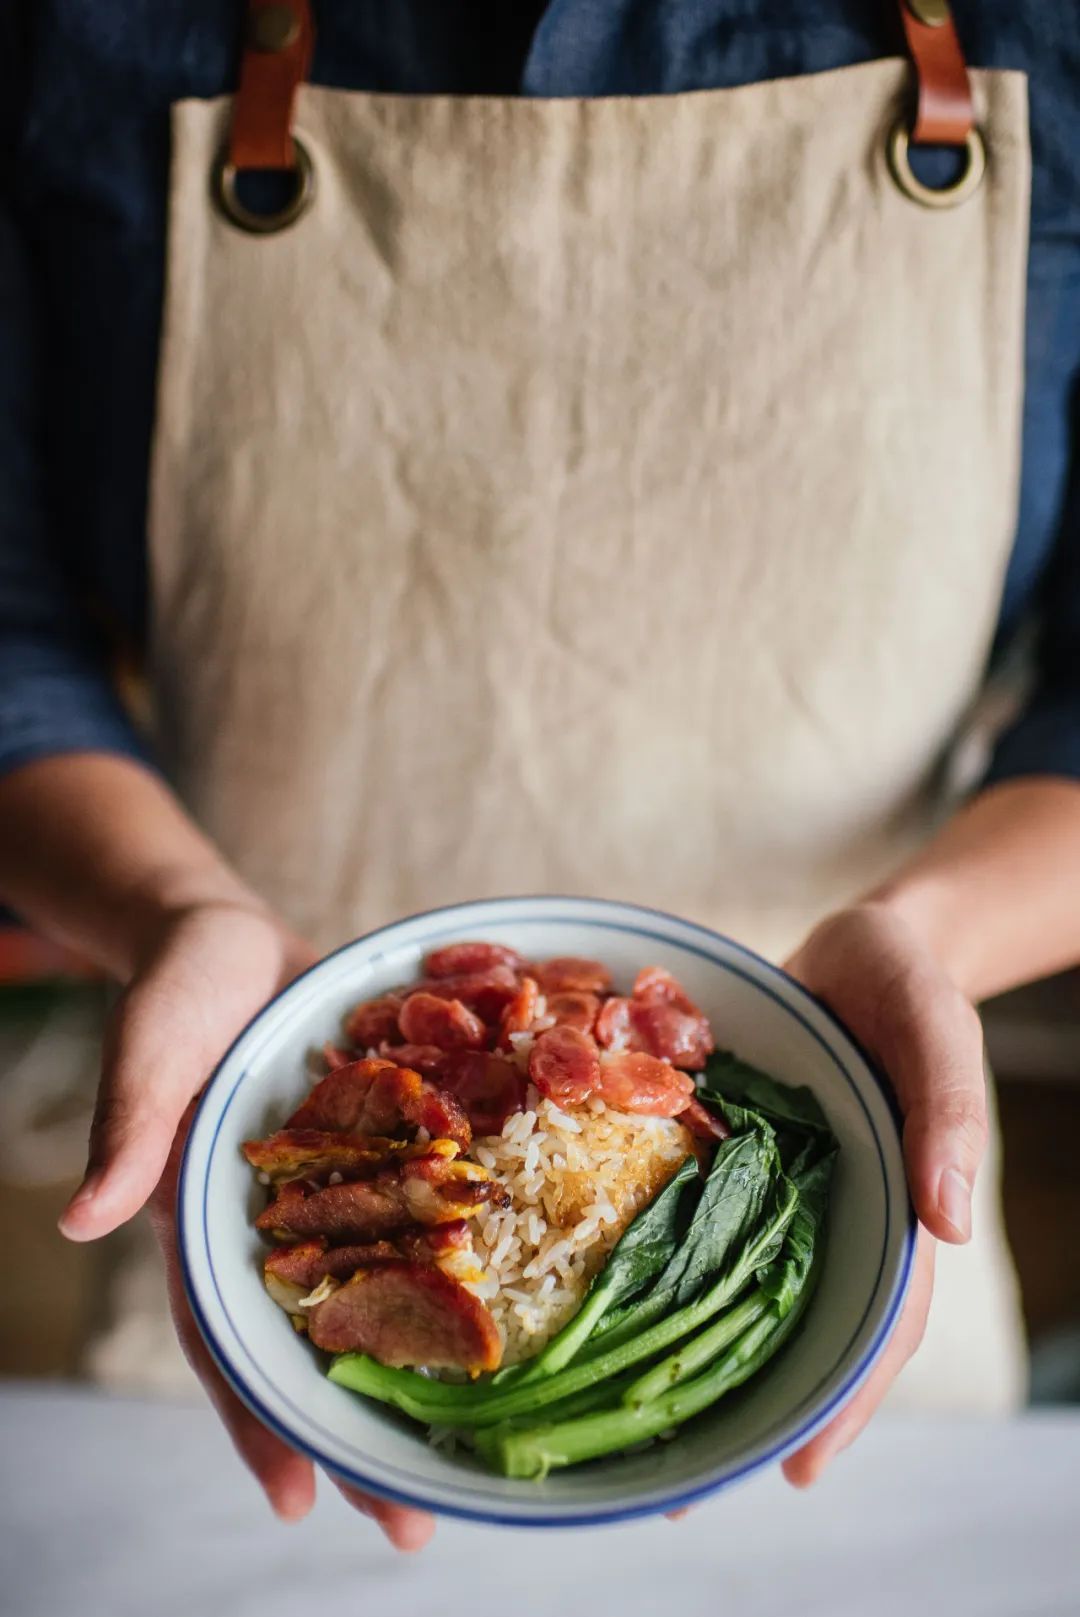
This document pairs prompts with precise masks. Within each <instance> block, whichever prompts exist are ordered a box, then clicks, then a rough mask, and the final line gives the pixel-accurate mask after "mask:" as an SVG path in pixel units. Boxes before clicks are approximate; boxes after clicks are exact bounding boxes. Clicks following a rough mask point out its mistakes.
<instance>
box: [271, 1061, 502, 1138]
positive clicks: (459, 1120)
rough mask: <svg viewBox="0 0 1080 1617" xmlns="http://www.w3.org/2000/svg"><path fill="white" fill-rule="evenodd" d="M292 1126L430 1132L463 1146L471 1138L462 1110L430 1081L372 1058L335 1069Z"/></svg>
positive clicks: (351, 1131) (384, 1132)
mask: <svg viewBox="0 0 1080 1617" xmlns="http://www.w3.org/2000/svg"><path fill="white" fill-rule="evenodd" d="M433 1125H435V1126H433ZM289 1128H290V1129H294V1130H295V1129H320V1130H325V1131H327V1132H330V1133H333V1132H344V1133H348V1134H377V1135H387V1136H390V1135H396V1134H400V1133H402V1132H405V1133H409V1132H410V1131H411V1130H413V1129H417V1128H426V1129H427V1131H428V1133H429V1134H431V1135H433V1136H437V1137H440V1138H445V1139H449V1140H454V1141H455V1142H456V1143H457V1144H458V1145H460V1146H461V1147H463V1148H464V1147H467V1146H468V1144H469V1141H470V1139H471V1138H472V1134H471V1130H470V1128H469V1121H468V1118H467V1117H466V1116H465V1113H464V1111H463V1109H462V1108H461V1107H460V1106H457V1105H454V1104H449V1103H448V1102H447V1101H445V1100H444V1099H443V1098H442V1097H441V1096H440V1095H439V1094H438V1092H437V1091H436V1090H435V1088H434V1087H433V1086H432V1084H431V1083H429V1082H428V1080H427V1079H424V1078H421V1076H420V1074H419V1073H418V1072H415V1071H413V1070H412V1069H411V1068H408V1067H399V1066H398V1065H397V1063H396V1062H393V1061H378V1060H374V1059H373V1060H370V1061H353V1062H350V1063H349V1065H348V1066H346V1067H337V1068H335V1069H334V1071H333V1072H331V1073H329V1074H328V1075H327V1076H326V1077H325V1078H324V1079H323V1080H322V1082H321V1083H319V1084H317V1085H316V1086H315V1088H314V1089H313V1090H312V1092H311V1094H310V1095H309V1097H308V1099H307V1100H306V1101H305V1102H304V1104H303V1106H301V1107H300V1109H299V1111H297V1112H295V1113H294V1114H293V1116H292V1117H291V1118H290V1119H289Z"/></svg>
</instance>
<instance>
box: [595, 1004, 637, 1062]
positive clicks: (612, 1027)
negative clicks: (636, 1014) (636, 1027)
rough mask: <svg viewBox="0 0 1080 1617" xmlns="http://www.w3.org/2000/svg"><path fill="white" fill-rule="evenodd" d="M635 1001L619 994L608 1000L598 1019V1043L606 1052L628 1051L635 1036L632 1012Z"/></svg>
mask: <svg viewBox="0 0 1080 1617" xmlns="http://www.w3.org/2000/svg"><path fill="white" fill-rule="evenodd" d="M632 1007H633V1001H632V1000H629V999H621V998H620V997H619V996H618V995H617V994H616V995H613V996H612V998H611V999H606V1000H605V1001H604V1003H603V1005H602V1006H601V1008H600V1014H599V1016H598V1017H597V1018H596V1042H597V1043H598V1044H602V1045H603V1046H604V1048H605V1049H606V1050H627V1049H629V1048H630V1040H631V1038H632V1036H633V1027H632V1025H631V1020H630V1012H631V1009H632Z"/></svg>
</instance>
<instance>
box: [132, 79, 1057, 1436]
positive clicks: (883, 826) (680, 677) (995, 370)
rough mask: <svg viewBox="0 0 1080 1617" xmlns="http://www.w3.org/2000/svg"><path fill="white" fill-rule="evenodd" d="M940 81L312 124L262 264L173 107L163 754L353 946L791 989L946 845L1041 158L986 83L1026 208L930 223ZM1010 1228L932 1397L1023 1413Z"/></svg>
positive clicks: (1005, 167)
mask: <svg viewBox="0 0 1080 1617" xmlns="http://www.w3.org/2000/svg"><path fill="white" fill-rule="evenodd" d="M905 73H906V70H905V67H904V65H903V64H902V63H900V62H896V61H883V62H877V63H873V64H870V65H865V66H859V67H853V68H850V69H845V70H843V71H839V72H830V73H823V74H820V75H814V76H810V77H804V78H798V79H792V80H782V81H779V82H773V83H765V84H758V85H753V86H750V87H747V88H739V89H733V90H723V91H717V92H705V93H695V94H686V95H678V96H671V97H658V98H648V99H621V98H612V99H603V100H593V101H577V100H556V101H538V100H526V99H505V100H504V99H472V98H449V97H445V98H444V97H433V98H426V97H425V98H413V97H407V96H401V97H398V96H384V95H368V94H354V93H346V92H342V91H336V90H326V89H317V88H312V87H307V88H305V89H304V90H303V91H302V92H301V96H300V100H299V105H298V110H297V120H296V127H297V130H298V132H299V133H300V134H301V136H302V139H303V141H304V143H305V145H306V147H307V149H308V151H309V152H310V153H311V155H312V159H313V162H314V166H315V171H316V174H317V178H318V193H317V199H316V202H315V204H314V206H313V207H312V209H311V211H310V212H309V213H307V214H306V215H305V216H304V217H303V219H302V220H300V222H299V223H298V224H297V225H295V226H294V227H293V228H291V229H289V230H286V231H283V232H281V233H280V234H277V235H273V236H268V237H264V238H261V237H257V236H251V235H245V234H243V233H241V232H239V231H237V230H236V229H235V228H233V227H232V226H231V225H230V224H229V223H228V222H227V221H226V220H225V219H224V218H223V217H222V216H221V215H220V214H219V213H218V212H217V211H216V210H215V209H214V208H213V207H212V205H211V203H210V200H209V195H208V175H209V173H210V171H211V168H212V165H213V162H214V159H215V156H216V154H217V152H218V150H219V148H220V146H221V144H222V142H223V139H224V136H225V132H226V125H227V118H228V113H229V107H228V103H227V102H225V101H215V102H204V101H193V102H186V103H183V104H181V105H179V106H178V107H177V108H176V109H175V114H174V124H173V137H174V162H173V181H172V203H171V221H170V235H169V240H170V245H169V262H168V295H167V310H166V321H165V331H164V348H163V361H162V373H161V385H160V401H159V411H158V419H157V443H156V451H155V465H154V478H153V494H152V512H151V528H152V573H153V629H154V663H155V673H156V683H157V692H158V698H159V702H160V711H161V724H162V743H163V747H164V750H165V755H166V757H167V759H168V761H169V763H170V766H171V768H172V769H173V771H174V775H175V779H176V781H177V783H178V785H179V788H180V790H181V792H182V793H183V795H184V796H185V798H186V800H187V801H188V802H189V804H190V805H191V807H192V809H193V811H194V812H195V814H196V815H197V817H198V818H199V820H200V821H201V822H202V823H203V825H204V826H206V827H207V828H208V829H209V831H210V832H211V833H212V835H213V836H214V837H215V838H216V839H217V841H218V843H219V844H220V845H221V847H222V848H223V849H224V851H225V853H226V854H227V855H228V856H229V858H230V859H231V860H232V861H233V862H234V863H235V864H236V865H237V866H238V868H239V869H240V870H241V871H242V872H243V873H244V874H245V875H246V876H247V877H248V878H249V880H250V881H251V882H252V883H253V885H254V886H255V887H256V888H257V889H258V890H259V891H260V892H261V893H263V894H264V895H265V896H266V897H267V898H268V899H270V900H271V901H272V902H273V903H275V904H276V905H277V906H279V907H280V909H281V910H282V911H283V912H284V913H285V915H287V916H288V918H289V919H290V920H291V921H292V922H293V923H294V924H295V925H296V926H298V927H299V928H300V929H302V930H303V931H305V932H306V933H308V934H309V935H310V936H311V937H312V938H313V939H315V940H316V941H317V942H318V943H320V944H323V945H331V944H334V943H337V942H339V941H340V940H342V939H344V938H346V937H348V936H350V935H352V934H355V933H357V932H358V931H360V930H361V929H363V928H366V927H369V926H371V925H373V924H377V923H379V922H382V921H386V920H389V919H391V918H393V917H396V916H399V915H401V914H403V913H406V912H410V911H415V910H419V909H423V908H426V907H428V906H431V905H436V904H443V903H446V902H448V901H451V900H455V899H461V898H468V897H476V896H480V895H490V894H495V893H505V892H511V893H512V892H528V891H558V892H565V893H595V894H603V895H606V896H611V897H618V898H624V899H634V900H643V901H645V902H647V903H650V904H656V905H660V906H663V907H666V908H670V909H672V910H675V911H678V912H680V913H682V914H685V915H688V916H691V917H695V918H698V919H701V920H703V921H706V922H709V923H712V924H714V925H716V926H719V927H721V928H722V929H724V930H725V931H728V932H730V933H732V934H734V935H736V936H738V937H740V938H742V939H744V940H746V941H747V942H749V943H751V944H752V945H755V946H757V947H758V948H760V949H762V950H763V951H765V952H767V953H770V954H773V955H779V954H781V953H782V952H783V951H785V950H787V949H788V948H790V947H791V946H792V945H793V944H794V943H795V942H797V941H798V939H799V937H800V936H801V934H802V933H803V932H804V931H805V930H806V929H807V927H808V926H809V925H810V924H811V923H812V922H813V921H814V920H816V919H817V918H818V917H819V916H821V915H822V914H824V913H825V912H827V911H828V910H829V909H831V908H834V907H835V906H836V905H838V904H840V903H842V902H843V901H844V900H845V899H847V898H848V897H850V896H851V895H853V894H855V893H857V892H858V891H859V890H860V889H862V888H865V887H866V886H867V885H868V884H869V883H870V882H872V881H874V880H875V879H877V878H879V877H881V876H882V875H883V874H884V873H885V872H886V871H887V870H888V869H890V868H891V867H893V866H894V865H895V864H896V863H897V862H898V860H899V859H900V858H902V857H903V855H904V853H905V852H906V851H907V850H908V849H910V848H911V847H912V846H913V845H914V844H915V843H916V842H917V841H918V839H919V838H920V837H921V836H922V835H924V834H925V829H926V827H927V824H928V822H929V816H930V815H931V814H932V812H933V801H934V800H933V793H932V790H931V787H932V783H933V781H934V779H935V774H936V771H937V768H938V766H939V764H940V761H941V759H942V756H943V753H944V751H945V749H946V748H947V746H948V744H949V742H950V739H951V738H953V737H954V736H955V734H956V732H957V729H958V726H959V725H960V724H961V722H962V720H963V717H964V715H965V713H966V711H967V710H968V708H969V705H970V704H971V702H972V699H973V697H974V696H975V694H976V692H977V689H978V687H979V683H980V680H981V677H982V674H983V670H984V665H985V661H986V656H987V648H988V645H989V642H990V638H991V634H992V630H993V626H994V622H995V617H996V614H997V610H998V604H999V600H1000V592H1001V583H1002V575H1003V569H1004V566H1005V563H1006V560H1007V557H1008V554H1009V549H1010V544H1011V540H1012V536H1013V530H1014V518H1015V509H1016V493H1017V481H1018V456H1019V424H1020V405H1021V375H1022V317H1023V289H1024V278H1025V262H1026V241H1027V212H1028V145H1027V116H1026V94H1025V82H1024V80H1023V78H1022V76H1020V75H1017V74H1013V73H998V72H995V73H992V74H984V75H976V76H975V77H976V81H977V95H978V97H979V101H980V121H981V123H982V126H983V128H984V130H985V132H986V137H987V144H988V148H989V152H990V169H989V174H988V178H987V180H986V182H985V183H984V184H983V185H982V187H981V188H980V190H979V191H978V192H977V194H976V195H975V196H974V197H973V198H971V199H970V200H969V201H968V202H966V203H965V204H964V205H963V206H962V207H958V208H956V209H954V210H952V211H948V212H934V211H930V210H927V209H923V208H920V207H917V206H915V205H914V204H913V203H912V202H911V201H910V200H909V199H908V198H906V197H904V196H903V195H901V193H900V192H899V190H898V189H897V187H896V185H895V184H894V183H893V181H892V179H891V178H890V176H889V173H888V171H887V168H886V162H885V156H884V148H885V138H886V134H887V131H888V129H889V127H890V125H891V123H892V121H893V119H894V117H895V116H896V112H897V108H898V106H899V105H900V103H901V100H902V95H903V88H904V84H905ZM988 1183H989V1176H988ZM979 1226H980V1239H979V1242H978V1243H977V1250H975V1251H974V1252H973V1253H972V1254H971V1255H968V1256H966V1257H965V1258H964V1260H963V1263H962V1264H961V1263H953V1264H951V1268H952V1269H954V1270H955V1275H954V1276H951V1277H950V1274H949V1271H948V1269H947V1270H946V1274H945V1277H944V1281H943V1284H942V1287H941V1302H940V1304H939V1306H938V1309H937V1319H936V1320H935V1325H934V1326H932V1332H934V1331H935V1328H936V1327H937V1326H938V1321H940V1329H939V1331H938V1335H939V1337H940V1340H939V1341H938V1342H937V1343H936V1347H935V1344H934V1343H933V1342H931V1344H930V1346H929V1347H928V1349H927V1351H926V1353H925V1354H924V1356H923V1358H922V1360H921V1361H920V1364H919V1367H918V1369H917V1371H916V1372H914V1373H913V1376H912V1382H913V1383H914V1381H915V1379H916V1377H917V1379H918V1380H919V1381H921V1382H925V1383H928V1384H929V1385H930V1387H931V1390H933V1391H936V1392H937V1393H938V1394H940V1395H941V1396H942V1397H943V1398H944V1399H945V1400H946V1401H953V1402H955V1401H957V1400H959V1401H961V1402H964V1401H966V1402H967V1403H969V1404H971V1403H975V1404H982V1405H986V1404H991V1403H993V1402H995V1401H999V1402H1000V1401H1001V1400H1002V1399H1005V1398H1007V1396H1008V1395H1009V1393H1010V1391H1011V1389H1012V1388H1013V1387H1014V1385H1015V1375H1014V1368H1015V1363H1016V1360H1015V1356H1014V1351H1013V1350H1014V1348H1015V1333H1014V1330H1013V1319H1012V1315H1011V1313H1010V1309H1011V1306H1012V1299H1011V1293H1010V1291H1009V1281H1008V1270H1007V1266H1005V1264H1004V1261H1003V1259H1002V1253H1001V1241H1000V1230H999V1227H998V1222H997V1216H996V1214H995V1213H994V1211H993V1198H992V1196H990V1197H986V1198H984V1203H983V1206H982V1208H981V1218H980V1219H979ZM952 1256H953V1255H952V1254H950V1255H949V1258H950V1259H951V1258H952ZM950 1278H952V1279H954V1280H955V1282H956V1285H955V1286H954V1287H952V1288H950V1284H949V1281H950ZM950 1291H953V1292H955V1296H956V1299H957V1301H956V1304H955V1306H954V1305H953V1304H952V1303H951V1302H950ZM950 1363H951V1364H952V1366H953V1369H952V1370H950V1369H949V1364H950Z"/></svg>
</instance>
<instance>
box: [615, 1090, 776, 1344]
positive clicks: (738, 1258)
mask: <svg viewBox="0 0 1080 1617" xmlns="http://www.w3.org/2000/svg"><path fill="white" fill-rule="evenodd" d="M733 1110H734V1111H739V1110H740V1109H739V1108H737V1107H736V1108H734V1109H733ZM743 1119H744V1120H745V1121H746V1122H747V1124H748V1125H749V1126H748V1127H747V1130H746V1132H745V1133H743V1134H734V1135H732V1137H731V1138H730V1139H729V1140H723V1141H722V1142H721V1143H720V1145H719V1146H718V1147H717V1151H716V1156H715V1158H714V1160H713V1165H712V1168H711V1170H710V1173H709V1177H708V1179H707V1180H706V1181H705V1188H704V1190H703V1191H702V1193H701V1198H700V1200H699V1201H698V1204H697V1208H696V1210H695V1213H694V1216H693V1219H692V1220H691V1223H690V1227H689V1229H688V1230H687V1232H686V1234H685V1236H684V1237H683V1239H682V1242H681V1243H680V1245H679V1246H678V1247H677V1248H676V1250H675V1251H674V1252H673V1253H672V1256H671V1259H670V1261H669V1262H668V1264H667V1266H666V1268H665V1269H664V1270H663V1272H662V1273H661V1274H660V1275H659V1277H658V1278H657V1280H656V1281H655V1283H654V1285H653V1286H652V1288H651V1289H650V1290H649V1291H648V1292H647V1293H646V1294H645V1295H644V1296H643V1297H641V1298H639V1299H638V1300H637V1301H635V1302H632V1303H631V1304H630V1306H629V1307H625V1308H620V1309H619V1310H617V1311H615V1312H613V1313H612V1314H610V1316H608V1317H607V1318H605V1319H604V1321H603V1323H602V1325H601V1327H600V1329H599V1330H598V1331H597V1332H596V1335H595V1345H596V1349H597V1350H599V1349H601V1348H603V1349H606V1348H608V1347H609V1346H611V1344H612V1343H613V1342H622V1341H625V1340H626V1339H627V1337H628V1336H631V1335H633V1334H635V1333H636V1332H638V1331H641V1330H643V1329H644V1328H645V1327H646V1326H647V1325H650V1324H651V1323H652V1321H653V1320H655V1319H659V1318H661V1317H662V1316H663V1315H664V1314H665V1313H667V1312H668V1310H669V1309H673V1308H676V1309H677V1308H681V1307H683V1306H685V1305H686V1304H687V1303H689V1302H690V1301H691V1300H692V1299H693V1298H694V1297H695V1296H697V1294H698V1293H699V1292H700V1291H701V1290H702V1289H703V1287H704V1286H705V1285H706V1284H714V1283H715V1282H716V1281H717V1280H718V1279H719V1278H720V1277H722V1276H724V1275H727V1276H728V1277H729V1280H730V1282H731V1285H730V1289H729V1293H728V1294H729V1296H731V1297H734V1296H735V1295H736V1292H737V1290H738V1289H741V1287H742V1286H743V1285H745V1284H746V1283H747V1281H748V1280H749V1279H750V1276H751V1275H752V1274H753V1272H754V1270H755V1269H756V1268H758V1267H760V1266H761V1265H762V1264H763V1263H769V1262H771V1260H772V1259H773V1257H775V1255H776V1252H777V1251H778V1250H779V1247H778V1242H779V1239H780V1237H781V1236H782V1235H783V1232H784V1230H785V1229H786V1227H787V1224H788V1222H789V1220H790V1218H791V1215H792V1211H793V1207H794V1200H795V1193H794V1191H793V1190H792V1187H791V1186H790V1184H788V1182H787V1181H786V1180H784V1179H783V1176H782V1175H781V1172H780V1159H779V1155H778V1152H777V1149H776V1142H775V1140H774V1138H773V1133H772V1129H771V1128H770V1127H769V1125H768V1124H767V1123H763V1122H762V1120H761V1119H760V1118H757V1117H755V1116H754V1115H753V1114H752V1113H743ZM593 1346H594V1345H593V1343H592V1342H590V1344H589V1350H590V1353H591V1352H592V1351H593Z"/></svg>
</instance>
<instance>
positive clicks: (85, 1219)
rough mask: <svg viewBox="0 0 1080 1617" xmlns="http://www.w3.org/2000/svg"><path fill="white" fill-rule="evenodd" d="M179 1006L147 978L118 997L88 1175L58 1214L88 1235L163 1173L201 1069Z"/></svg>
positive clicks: (68, 1226)
mask: <svg viewBox="0 0 1080 1617" xmlns="http://www.w3.org/2000/svg"><path fill="white" fill-rule="evenodd" d="M186 1024H188V1019H187V1018H185V1017H184V1015H183V1010H182V1005H181V1004H180V1003H179V1002H178V1001H177V1000H175V999H171V998H170V996H169V995H168V994H167V992H165V991H164V990H163V989H162V988H160V987H159V986H158V985H157V984H156V983H155V982H154V981H153V980H152V979H151V980H150V981H148V982H146V983H145V984H141V985H140V986H139V987H138V988H136V989H134V990H132V991H131V992H130V993H129V994H128V995H126V996H125V998H124V999H123V1000H121V1002H120V1004H119V1005H118V1007H117V1009H116V1012H115V1013H114V1015H113V1018H112V1021H111V1023H110V1026H109V1029H108V1031H107V1033H106V1038H105V1047H104V1052H103V1065H102V1078H101V1086H100V1090H99V1093H98V1103H97V1109H96V1111H95V1114H94V1121H93V1125H92V1127H91V1131H90V1158H89V1164H88V1166H87V1172H86V1177H85V1179H84V1180H83V1182H82V1185H81V1186H80V1187H79V1189H78V1190H77V1191H76V1192H75V1195H74V1196H73V1197H72V1199H71V1201H70V1202H69V1203H68V1205H67V1208H66V1209H65V1211H64V1213H63V1214H62V1216H61V1219H60V1228H61V1230H62V1232H63V1233H64V1235H66V1236H67V1237H68V1238H69V1239H70V1240H73V1241H92V1240H95V1239H96V1238H97V1237H98V1236H101V1235H107V1234H108V1233H109V1231H110V1230H114V1229H116V1227H117V1226H118V1225H120V1224H123V1223H124V1222H125V1221H126V1220H127V1219H129V1218H131V1217H132V1215H133V1214H134V1213H136V1212H138V1210H139V1208H140V1207H141V1206H142V1205H143V1203H144V1202H145V1201H146V1199H147V1197H148V1196H149V1195H150V1193H151V1191H152V1190H153V1189H154V1186H155V1185H156V1184H157V1182H158V1180H159V1179H160V1177H161V1173H162V1169H163V1168H164V1166H165V1163H166V1160H167V1158H168V1155H169V1150H170V1147H171V1145H172V1142H173V1137H174V1135H175V1133H176V1128H177V1123H178V1122H179V1119H180V1117H181V1114H182V1113H183V1110H184V1107H185V1106H186V1105H187V1103H188V1101H189V1100H190V1099H191V1096H192V1095H193V1094H194V1092H195V1090H196V1089H197V1088H198V1086H199V1084H200V1083H201V1081H202V1078H203V1076H204V1072H203V1063H202V1060H201V1055H200V1051H199V1049H198V1047H197V1044H196V1045H195V1047H194V1048H193V1041H192V1036H191V1029H190V1025H189V1024H188V1025H186Z"/></svg>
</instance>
